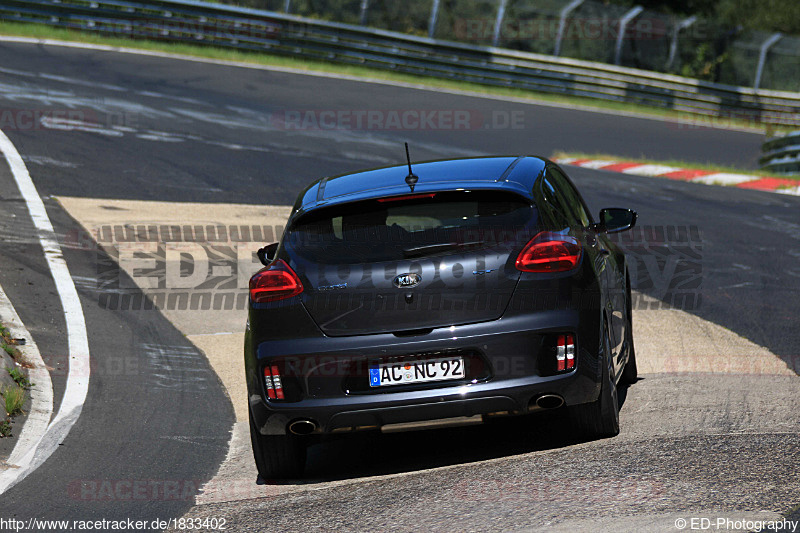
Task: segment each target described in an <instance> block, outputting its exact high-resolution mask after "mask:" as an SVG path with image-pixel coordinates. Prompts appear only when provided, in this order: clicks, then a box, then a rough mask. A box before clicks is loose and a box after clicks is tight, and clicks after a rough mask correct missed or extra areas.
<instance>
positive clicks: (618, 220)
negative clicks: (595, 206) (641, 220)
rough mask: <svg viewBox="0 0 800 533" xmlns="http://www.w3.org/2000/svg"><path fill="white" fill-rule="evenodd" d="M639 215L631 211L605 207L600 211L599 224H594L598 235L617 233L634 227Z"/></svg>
mask: <svg viewBox="0 0 800 533" xmlns="http://www.w3.org/2000/svg"><path fill="white" fill-rule="evenodd" d="M638 216H639V215H637V214H636V211H634V210H633V209H623V208H619V207H607V208H605V209H601V210H600V222H598V223H597V224H596V226H597V231H598V233H600V232H602V233H618V232H620V231H625V230H629V229H631V228H632V227H634V226H635V225H636V219H637V218H638Z"/></svg>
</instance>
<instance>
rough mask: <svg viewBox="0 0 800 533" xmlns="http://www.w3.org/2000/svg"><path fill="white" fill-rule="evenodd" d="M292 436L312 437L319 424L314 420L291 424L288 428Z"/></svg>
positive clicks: (297, 421) (302, 420) (298, 421)
mask: <svg viewBox="0 0 800 533" xmlns="http://www.w3.org/2000/svg"><path fill="white" fill-rule="evenodd" d="M287 429H288V430H289V433H291V434H292V435H311V434H312V433H314V432H315V431H316V430H317V423H316V422H314V421H313V420H306V419H301V420H295V421H294V422H290V423H289V426H288V427H287Z"/></svg>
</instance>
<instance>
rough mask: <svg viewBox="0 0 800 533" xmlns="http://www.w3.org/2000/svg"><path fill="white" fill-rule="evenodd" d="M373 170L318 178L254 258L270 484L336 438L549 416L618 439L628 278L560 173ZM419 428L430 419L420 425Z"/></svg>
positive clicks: (442, 167)
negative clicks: (552, 412)
mask: <svg viewBox="0 0 800 533" xmlns="http://www.w3.org/2000/svg"><path fill="white" fill-rule="evenodd" d="M413 170H414V175H410V176H409V172H408V169H407V168H406V167H405V166H398V167H388V168H380V169H374V170H369V171H364V172H359V173H355V174H348V175H344V176H338V177H334V178H324V179H321V180H319V181H316V182H314V183H312V184H311V185H310V186H308V187H307V188H306V189H305V190H304V191H303V192H302V193H301V194H300V196H299V197H298V200H297V202H296V204H295V206H294V208H293V210H292V214H291V216H290V218H289V221H288V223H287V226H286V230H285V232H284V234H283V237H282V239H281V242H280V243H275V244H272V245H269V246H267V247H265V248H263V249H262V250H260V251H259V255H260V257H261V258H262V261H263V262H264V263H265V265H266V266H265V267H264V268H263V269H262V270H260V271H259V272H258V273H256V274H255V275H254V276H253V277H252V279H251V280H250V309H249V319H248V325H247V332H246V337H245V368H246V376H247V386H248V402H249V412H250V430H251V437H252V443H253V451H254V455H255V460H256V465H257V467H258V471H259V473H260V475H261V476H262V477H264V478H271V477H291V476H298V475H301V474H302V472H303V468H304V462H305V450H306V447H307V446H308V445H309V444H310V443H312V442H314V441H315V440H316V439H318V438H320V437H323V436H326V435H330V434H336V433H347V432H354V431H361V430H379V429H383V430H390V429H403V428H411V427H418V426H421V425H425V424H434V423H454V424H455V423H461V422H464V421H475V420H476V419H483V418H485V417H492V416H504V415H506V416H507V415H520V414H524V413H529V412H532V411H537V410H541V409H556V408H561V407H562V406H566V409H562V411H563V412H564V413H565V414H566V415H567V416H569V417H570V420H571V423H572V424H573V425H574V426H575V427H576V428H578V429H579V430H580V431H581V432H582V433H583V434H584V435H586V436H587V437H590V438H596V437H604V436H613V435H616V434H617V433H618V432H619V415H618V413H619V407H618V402H617V394H616V387H617V384H618V383H619V382H620V380H624V381H627V382H632V381H635V380H636V361H635V356H634V349H633V337H632V331H631V304H630V281H629V277H628V272H627V266H626V263H625V256H624V255H623V253H622V252H621V251H620V250H619V249H618V248H617V247H616V246H615V245H614V244H613V243H612V242H611V241H610V240H609V239H608V238H607V236H606V234H607V233H610V232H615V231H622V230H625V229H628V228H630V227H632V226H633V225H634V224H635V222H636V214H635V213H634V212H633V211H630V210H627V209H618V208H615V209H604V210H602V211H601V212H600V220H599V221H595V220H594V219H593V218H592V216H591V215H590V214H589V212H588V210H587V209H586V206H585V203H584V201H583V199H582V198H581V196H580V194H579V193H578V191H577V190H576V189H575V187H574V185H573V184H572V182H571V181H570V180H569V179H568V178H567V176H566V174H565V173H564V172H563V171H562V170H561V169H560V168H559V167H558V166H556V165H555V164H554V163H552V162H550V161H548V160H546V159H542V158H538V157H485V158H472V159H457V160H445V161H431V162H426V163H417V164H415V165H414V169H413ZM421 422H424V424H421Z"/></svg>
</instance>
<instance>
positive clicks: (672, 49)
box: [666, 17, 697, 71]
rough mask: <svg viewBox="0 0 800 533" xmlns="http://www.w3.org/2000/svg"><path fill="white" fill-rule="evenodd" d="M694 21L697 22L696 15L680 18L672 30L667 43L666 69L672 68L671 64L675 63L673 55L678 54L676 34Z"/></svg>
mask: <svg viewBox="0 0 800 533" xmlns="http://www.w3.org/2000/svg"><path fill="white" fill-rule="evenodd" d="M695 22H697V17H689V18H688V19H684V20H682V21H681V23H680V24H678V25H677V26H675V29H674V30H673V31H672V42H671V43H669V58H668V59H667V66H666V70H667V71H669V70H671V69H672V65H673V63H675V57H677V55H678V34H680V32H681V30H685V29H686V28H688V27H689V26H691V25H692V24H694V23H695Z"/></svg>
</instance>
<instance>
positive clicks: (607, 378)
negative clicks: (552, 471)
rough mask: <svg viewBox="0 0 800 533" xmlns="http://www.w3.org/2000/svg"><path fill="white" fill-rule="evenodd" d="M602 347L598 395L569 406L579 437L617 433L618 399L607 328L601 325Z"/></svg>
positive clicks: (573, 424)
mask: <svg viewBox="0 0 800 533" xmlns="http://www.w3.org/2000/svg"><path fill="white" fill-rule="evenodd" d="M602 345H603V348H602V353H601V354H600V361H601V363H600V364H602V365H603V374H602V378H601V384H600V396H599V397H598V398H597V400H595V401H593V402H590V403H584V404H578V405H573V406H571V407H570V408H569V416H570V421H571V423H572V428H573V430H574V431H575V433H576V436H577V437H579V438H585V439H590V440H593V439H602V438H607V437H614V436H616V435H618V434H619V400H618V398H617V386H616V384H615V383H614V381H613V378H612V377H611V376H612V375H613V374H612V372H611V364H612V359H611V343H610V341H609V339H608V328H606V327H605V326H604V327H603V343H602Z"/></svg>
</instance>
